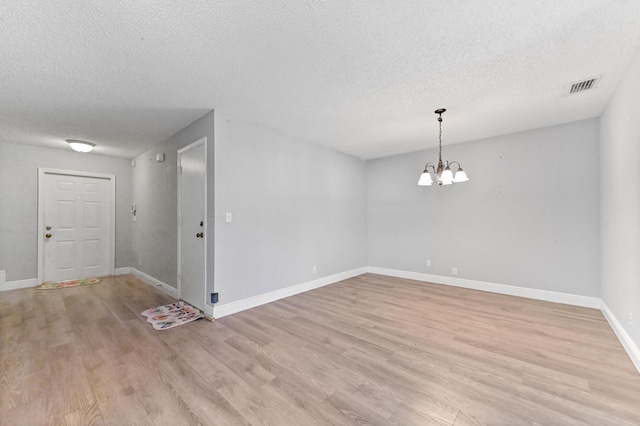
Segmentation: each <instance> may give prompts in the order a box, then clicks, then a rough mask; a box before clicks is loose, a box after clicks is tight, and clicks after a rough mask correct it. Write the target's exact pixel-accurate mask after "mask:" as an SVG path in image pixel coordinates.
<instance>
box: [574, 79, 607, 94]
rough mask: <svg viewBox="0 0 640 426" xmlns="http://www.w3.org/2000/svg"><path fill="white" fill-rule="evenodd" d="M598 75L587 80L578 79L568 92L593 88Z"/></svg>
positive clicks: (578, 91)
mask: <svg viewBox="0 0 640 426" xmlns="http://www.w3.org/2000/svg"><path fill="white" fill-rule="evenodd" d="M599 80H600V77H594V78H590V79H588V80H582V81H578V82H576V83H573V84H572V85H571V89H570V90H569V93H570V94H573V93H580V92H584V91H585V90H590V89H595V87H596V84H598V81H599Z"/></svg>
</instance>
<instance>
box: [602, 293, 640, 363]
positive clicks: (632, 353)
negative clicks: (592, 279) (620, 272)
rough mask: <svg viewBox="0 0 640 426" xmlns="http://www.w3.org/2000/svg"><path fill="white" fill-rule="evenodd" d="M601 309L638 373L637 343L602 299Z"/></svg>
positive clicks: (639, 359) (639, 358)
mask: <svg viewBox="0 0 640 426" xmlns="http://www.w3.org/2000/svg"><path fill="white" fill-rule="evenodd" d="M601 310H602V314H603V315H604V317H605V318H606V319H607V321H608V322H609V325H610V326H611V328H612V329H613V332H614V333H616V336H618V340H620V343H622V346H623V347H624V349H625V350H626V351H627V354H628V355H629V358H631V362H633V365H635V366H636V370H638V373H640V349H639V348H638V345H636V344H635V342H634V341H633V340H632V339H631V336H629V334H628V333H627V332H626V331H625V329H624V328H623V327H622V324H620V321H618V318H616V316H615V315H614V314H613V312H611V310H610V309H609V307H608V306H607V304H606V303H604V300H603V301H602V306H601Z"/></svg>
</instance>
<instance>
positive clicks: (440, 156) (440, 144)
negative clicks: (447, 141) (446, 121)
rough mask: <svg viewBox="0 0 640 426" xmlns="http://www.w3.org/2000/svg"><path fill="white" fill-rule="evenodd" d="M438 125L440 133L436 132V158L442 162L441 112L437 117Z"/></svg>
mask: <svg viewBox="0 0 640 426" xmlns="http://www.w3.org/2000/svg"><path fill="white" fill-rule="evenodd" d="M438 125H439V126H440V133H439V134H438V146H439V147H440V149H439V151H438V160H440V162H442V114H440V117H439V118H438Z"/></svg>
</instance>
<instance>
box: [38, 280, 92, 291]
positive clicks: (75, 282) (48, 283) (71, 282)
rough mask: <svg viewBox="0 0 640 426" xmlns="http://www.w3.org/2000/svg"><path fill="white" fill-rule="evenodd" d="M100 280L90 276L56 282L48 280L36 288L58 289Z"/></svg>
mask: <svg viewBox="0 0 640 426" xmlns="http://www.w3.org/2000/svg"><path fill="white" fill-rule="evenodd" d="M99 282H100V280H99V279H98V278H88V279H85V280H67V281H58V282H56V283H54V282H51V281H46V282H43V283H42V284H40V285H39V286H38V287H36V289H38V290H57V289H59V288H69V287H78V286H81V285H89V284H97V283H99Z"/></svg>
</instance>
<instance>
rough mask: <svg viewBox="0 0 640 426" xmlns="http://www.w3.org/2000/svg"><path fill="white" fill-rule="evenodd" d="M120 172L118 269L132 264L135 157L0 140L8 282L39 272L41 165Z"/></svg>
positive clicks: (2, 248)
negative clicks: (38, 239)
mask: <svg viewBox="0 0 640 426" xmlns="http://www.w3.org/2000/svg"><path fill="white" fill-rule="evenodd" d="M39 167H44V168H54V169H65V170H77V171H83V172H95V173H106V174H113V175H115V176H116V268H121V267H126V266H130V263H129V261H130V259H131V250H130V248H131V239H130V237H131V221H130V218H129V208H130V204H131V167H130V165H129V160H126V159H122V158H114V157H106V156H103V155H94V154H81V153H77V152H74V151H72V150H71V148H69V149H64V150H63V149H50V148H40V147H36V146H30V145H21V144H12V143H5V142H0V183H2V184H1V185H0V270H6V273H7V276H6V279H7V281H16V280H25V279H32V278H36V277H37V275H38V270H37V269H38V241H37V234H38V229H37V226H38V168H39Z"/></svg>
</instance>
